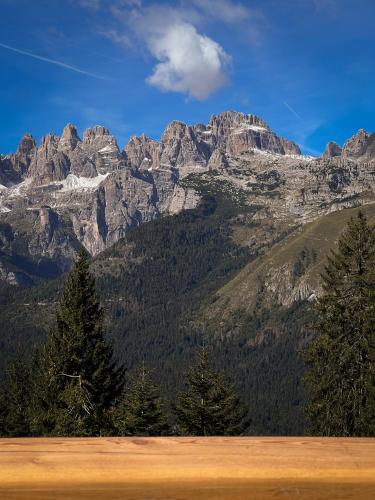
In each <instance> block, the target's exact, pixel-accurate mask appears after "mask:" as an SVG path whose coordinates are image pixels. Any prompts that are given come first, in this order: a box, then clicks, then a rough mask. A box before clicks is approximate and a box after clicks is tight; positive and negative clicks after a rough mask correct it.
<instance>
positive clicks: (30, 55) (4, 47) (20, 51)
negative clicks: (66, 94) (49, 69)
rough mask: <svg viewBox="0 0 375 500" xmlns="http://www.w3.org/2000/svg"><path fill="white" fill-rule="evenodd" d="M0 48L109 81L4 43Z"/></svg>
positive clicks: (104, 77) (0, 44)
mask: <svg viewBox="0 0 375 500" xmlns="http://www.w3.org/2000/svg"><path fill="white" fill-rule="evenodd" d="M0 47H2V48H3V49H6V50H10V51H12V52H15V53H17V54H21V55H23V56H27V57H32V58H33V59H37V60H38V61H42V62H45V63H48V64H54V65H55V66H60V67H61V68H64V69H67V70H70V71H74V72H75V73H80V74H81V75H86V76H90V77H91V78H96V79H98V80H107V81H108V80H110V79H109V78H107V77H106V76H102V75H97V74H96V73H91V72H89V71H86V70H83V69H81V68H77V66H72V65H71V64H66V63H64V62H61V61H56V60H55V59H50V58H48V57H43V56H40V55H38V54H34V53H32V52H28V51H26V50H21V49H17V48H16V47H12V46H11V45H6V44H5V43H1V42H0Z"/></svg>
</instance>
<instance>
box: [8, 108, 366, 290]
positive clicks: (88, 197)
mask: <svg viewBox="0 0 375 500" xmlns="http://www.w3.org/2000/svg"><path fill="white" fill-rule="evenodd" d="M374 137H375V134H369V133H367V132H365V131H363V130H360V131H359V132H358V133H357V134H356V135H355V136H354V137H352V138H351V139H349V140H348V141H347V142H346V144H345V145H344V146H343V148H342V149H341V148H340V147H339V146H338V145H337V144H333V143H330V144H329V145H328V146H327V150H326V152H325V153H324V155H323V156H322V158H312V157H306V156H303V155H301V151H300V149H299V147H298V146H297V145H296V144H294V143H293V142H291V141H288V140H286V139H283V138H281V137H279V136H277V135H276V134H275V133H274V132H273V131H272V130H271V129H270V127H269V126H268V125H267V124H266V123H265V122H264V121H263V120H262V119H260V118H258V117H256V116H254V115H245V114H243V113H237V112H225V113H221V114H219V115H215V116H213V117H212V118H211V120H210V121H209V123H208V124H207V125H204V124H198V125H186V124H184V123H182V122H179V121H174V122H172V123H171V124H169V125H168V126H167V127H166V129H165V131H164V133H163V134H162V137H161V140H160V141H155V140H153V139H150V138H148V137H146V136H145V135H141V136H140V137H137V136H133V137H131V138H130V140H129V142H128V144H127V145H126V146H125V148H124V149H123V150H122V151H121V150H120V148H119V147H118V144H117V142H116V139H115V138H114V137H113V135H111V134H110V132H109V131H108V130H107V129H106V128H104V127H102V126H96V127H94V128H91V129H88V130H86V131H85V132H84V135H83V139H81V138H80V137H79V135H78V133H77V130H76V128H75V127H74V126H73V125H72V124H68V125H66V127H65V128H64V130H63V132H62V134H61V136H60V137H58V136H56V135H53V134H48V135H46V136H45V137H44V138H43V139H42V141H41V144H40V145H39V146H37V145H36V143H35V140H34V139H33V138H32V136H31V135H29V134H27V135H25V136H24V137H23V138H22V140H21V142H20V145H19V147H18V149H17V151H16V153H14V154H11V155H7V156H0V263H1V268H0V279H3V280H5V281H8V282H11V283H13V284H21V281H22V280H21V278H20V279H19V280H18V281H17V276H16V275H15V272H14V270H12V269H11V267H9V262H12V258H11V257H12V256H14V255H18V254H22V255H27V256H30V257H31V258H37V259H40V258H42V257H43V258H50V259H54V261H55V262H56V265H57V267H58V268H59V269H61V270H65V269H66V268H67V267H68V266H69V265H70V262H71V260H72V258H73V257H74V255H75V253H76V252H77V250H78V248H79V247H80V246H81V245H83V246H84V247H85V248H86V249H87V250H88V251H89V252H90V253H91V254H93V255H95V254H97V253H99V252H100V251H102V250H104V249H105V248H107V247H109V246H110V245H112V244H113V243H115V242H116V241H118V240H119V239H120V238H121V237H123V236H124V235H125V234H126V231H127V230H128V229H129V228H131V227H134V226H137V225H139V224H141V223H143V222H146V221H150V220H152V219H155V218H157V217H159V216H161V215H164V214H173V213H177V212H179V211H181V210H184V209H189V208H193V207H195V206H197V204H198V203H199V200H200V195H201V192H202V186H203V185H207V184H210V183H218V184H220V185H221V186H222V187H223V192H224V194H225V195H226V196H231V197H233V198H234V199H236V197H237V201H238V203H242V204H245V205H250V206H253V207H254V210H253V213H254V218H256V219H261V218H275V219H278V220H280V219H285V220H290V221H292V222H293V223H300V222H306V221H309V220H312V219H313V218H314V217H316V216H318V215H319V214H321V213H327V212H330V211H334V210H337V209H339V208H342V207H347V206H355V205H356V204H361V203H366V201H369V200H371V199H372V198H373V192H374V175H375V169H374V166H375V139H374ZM4 255H5V256H7V259H4V258H2V257H4ZM9 273H13V274H11V275H10V274H9ZM8 276H11V278H8ZM15 276H16V277H15Z"/></svg>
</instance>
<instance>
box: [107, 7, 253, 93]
mask: <svg viewBox="0 0 375 500" xmlns="http://www.w3.org/2000/svg"><path fill="white" fill-rule="evenodd" d="M110 11H111V13H112V15H113V17H114V19H115V20H116V21H117V22H120V23H121V28H115V29H113V27H112V28H111V29H109V30H107V32H106V33H102V34H104V35H105V36H106V37H107V38H110V39H111V40H112V41H114V42H115V43H118V44H121V45H122V46H124V47H125V48H127V49H129V48H131V47H135V46H138V47H145V48H146V49H147V51H148V52H149V54H151V55H152V56H153V57H154V58H155V59H156V60H157V64H156V65H155V67H154V68H153V71H152V73H151V75H150V76H149V77H148V78H147V80H146V81H147V82H148V83H149V84H150V85H153V86H155V87H157V88H159V89H160V90H163V91H172V92H181V93H184V94H187V95H189V96H191V97H194V98H196V99H199V100H203V99H206V98H208V97H209V96H210V95H211V94H212V93H214V92H215V91H217V90H218V89H220V88H221V87H223V86H224V85H226V84H227V83H228V82H229V70H230V67H231V57H230V56H229V55H228V54H227V53H226V52H225V50H224V48H223V47H222V46H221V45H220V44H219V43H218V42H217V41H216V40H213V39H212V38H210V37H208V36H207V35H206V34H204V26H205V25H206V24H207V23H213V22H216V23H217V22H220V23H225V24H236V23H238V24H240V23H243V22H249V21H250V20H251V21H252V20H253V17H254V16H255V14H254V12H253V10H252V9H250V8H249V7H247V6H246V5H244V4H242V3H239V2H234V1H232V0H181V1H180V2H179V3H177V5H176V4H175V5H173V4H172V5H171V4H168V3H163V2H154V3H147V4H146V5H143V4H142V3H141V0H117V1H116V2H114V3H112V5H111V7H110ZM249 25H250V23H249ZM124 28H125V29H124ZM247 31H250V28H249V29H248V30H247ZM132 38H133V39H135V40H136V41H137V43H134V42H133V41H132Z"/></svg>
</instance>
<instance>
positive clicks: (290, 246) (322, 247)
mask: <svg viewBox="0 0 375 500" xmlns="http://www.w3.org/2000/svg"><path fill="white" fill-rule="evenodd" d="M361 210H362V211H363V212H364V213H366V214H367V215H368V217H369V220H370V221H371V222H372V223H374V222H375V203H371V204H369V205H365V206H363V207H362V208H361ZM358 211H359V209H358V208H352V209H345V210H341V211H338V212H334V213H331V214H329V215H325V216H323V217H320V218H319V219H317V220H315V221H314V222H311V223H309V224H306V225H304V226H302V227H300V228H298V229H297V230H296V231H294V232H293V233H292V234H291V235H290V236H288V237H287V238H285V239H283V240H282V241H280V242H279V243H277V244H276V245H274V246H273V247H272V248H271V249H270V250H269V251H268V252H267V253H265V254H264V255H262V256H260V257H258V258H257V259H255V260H254V261H252V262H250V263H249V264H248V265H247V266H245V267H244V268H243V269H242V270H241V271H240V272H239V273H238V274H237V275H236V276H235V277H234V278H233V279H232V280H230V281H229V282H228V283H226V284H225V285H224V286H223V287H222V288H221V289H220V290H219V291H218V293H217V300H216V302H215V303H214V304H213V305H212V306H211V307H210V308H209V310H208V311H209V316H211V317H212V316H216V315H217V314H220V312H224V315H226V314H229V312H230V311H235V310H236V309H245V310H246V311H247V312H251V311H252V310H253V308H254V306H255V301H256V298H257V287H256V286H255V284H256V283H258V282H259V279H260V278H261V277H262V276H263V275H264V273H265V272H267V271H268V270H269V269H271V268H275V269H276V268H279V267H281V266H282V265H284V264H285V263H288V262H290V263H291V264H294V263H295V262H296V261H297V259H298V256H299V254H300V252H301V251H302V250H303V249H305V248H309V249H313V250H314V251H315V252H316V255H317V259H316V262H315V263H314V264H313V265H312V266H311V267H309V268H308V269H307V271H306V273H305V274H304V275H303V276H302V277H301V278H300V279H303V280H305V281H309V282H310V283H311V285H312V286H313V287H314V288H316V287H318V284H319V278H320V274H321V272H322V271H323V269H324V265H325V262H326V256H327V254H328V253H329V251H330V249H332V248H334V247H335V244H336V243H337V240H338V238H339V236H340V234H341V232H342V230H343V228H344V227H345V224H346V223H347V222H348V221H349V220H350V218H351V217H355V216H356V214H357V213H358Z"/></svg>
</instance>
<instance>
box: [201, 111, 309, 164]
mask: <svg viewBox="0 0 375 500" xmlns="http://www.w3.org/2000/svg"><path fill="white" fill-rule="evenodd" d="M208 127H209V128H210V130H211V133H212V134H213V136H214V137H215V145H216V146H217V147H219V148H221V149H222V150H225V151H226V152H227V153H229V154H230V155H233V156H237V155H240V154H241V153H243V152H246V151H249V150H250V149H260V150H264V151H269V152H271V153H277V154H282V155H284V154H297V155H298V154H301V150H300V148H299V147H298V146H297V144H295V143H294V142H292V141H287V140H286V139H283V138H282V137H279V136H277V135H276V134H275V132H273V131H272V130H271V129H270V127H269V126H268V125H267V123H266V122H265V121H264V120H262V118H259V117H258V116H256V115H252V114H250V115H246V114H244V113H239V112H237V111H225V112H224V113H220V114H218V115H214V116H212V118H211V120H210V122H209V125H208Z"/></svg>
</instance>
